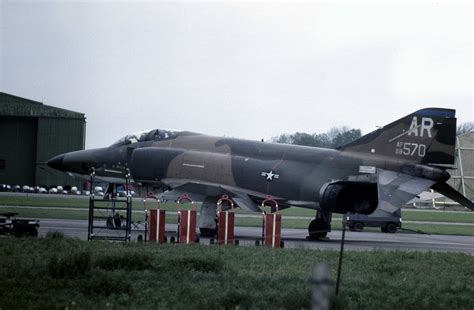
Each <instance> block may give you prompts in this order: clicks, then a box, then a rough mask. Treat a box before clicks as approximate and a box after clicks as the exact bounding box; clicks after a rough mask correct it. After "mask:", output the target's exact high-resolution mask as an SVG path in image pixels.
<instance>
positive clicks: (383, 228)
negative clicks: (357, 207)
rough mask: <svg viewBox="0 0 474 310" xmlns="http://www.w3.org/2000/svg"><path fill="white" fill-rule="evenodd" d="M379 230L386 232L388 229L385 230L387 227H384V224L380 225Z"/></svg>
mask: <svg viewBox="0 0 474 310" xmlns="http://www.w3.org/2000/svg"><path fill="white" fill-rule="evenodd" d="M380 230H381V231H382V232H384V233H387V232H388V231H387V227H385V226H384V227H380Z"/></svg>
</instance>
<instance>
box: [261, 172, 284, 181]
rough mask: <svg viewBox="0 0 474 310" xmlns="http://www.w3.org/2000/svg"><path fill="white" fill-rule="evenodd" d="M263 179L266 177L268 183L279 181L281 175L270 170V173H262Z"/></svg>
mask: <svg viewBox="0 0 474 310" xmlns="http://www.w3.org/2000/svg"><path fill="white" fill-rule="evenodd" d="M261 176H262V177H265V178H266V179H267V181H273V179H278V178H280V175H279V174H276V173H273V170H270V172H265V171H264V172H262V173H261Z"/></svg>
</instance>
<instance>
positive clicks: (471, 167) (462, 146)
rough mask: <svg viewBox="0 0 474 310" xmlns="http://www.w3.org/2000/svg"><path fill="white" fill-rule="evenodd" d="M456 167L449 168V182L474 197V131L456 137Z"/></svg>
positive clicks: (467, 195) (471, 197) (468, 196)
mask: <svg viewBox="0 0 474 310" xmlns="http://www.w3.org/2000/svg"><path fill="white" fill-rule="evenodd" d="M456 168H457V169H453V170H449V171H448V172H449V173H450V174H451V179H450V180H449V182H448V183H449V184H450V185H451V186H453V187H454V188H455V189H457V190H458V191H459V192H461V193H462V194H463V195H464V196H466V197H467V198H469V199H471V200H472V199H474V132H469V133H465V134H462V135H459V136H457V137H456Z"/></svg>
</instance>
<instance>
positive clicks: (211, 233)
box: [199, 228, 217, 238]
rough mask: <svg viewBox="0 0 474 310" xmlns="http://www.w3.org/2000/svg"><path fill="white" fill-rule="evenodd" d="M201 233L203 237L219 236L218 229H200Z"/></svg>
mask: <svg viewBox="0 0 474 310" xmlns="http://www.w3.org/2000/svg"><path fill="white" fill-rule="evenodd" d="M199 232H200V233H201V237H209V238H212V237H215V236H216V234H217V229H211V228H199Z"/></svg>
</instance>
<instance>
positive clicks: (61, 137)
mask: <svg viewBox="0 0 474 310" xmlns="http://www.w3.org/2000/svg"><path fill="white" fill-rule="evenodd" d="M85 132H86V118H85V115H84V114H83V113H78V112H73V111H68V110H64V109H60V108H56V107H51V106H47V105H45V104H43V103H41V102H37V101H33V100H29V99H25V98H20V97H17V96H13V95H10V94H6V93H2V92H0V141H1V142H0V143H1V146H0V184H10V185H29V186H34V185H36V186H51V185H71V186H72V185H80V182H78V181H77V180H75V179H73V178H72V177H69V176H68V175H66V174H64V173H61V172H57V171H55V170H52V169H50V168H49V167H47V166H46V164H45V163H46V161H47V160H48V159H50V158H51V157H53V156H55V155H58V154H62V153H66V152H71V151H76V150H83V149H84V145H85Z"/></svg>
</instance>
